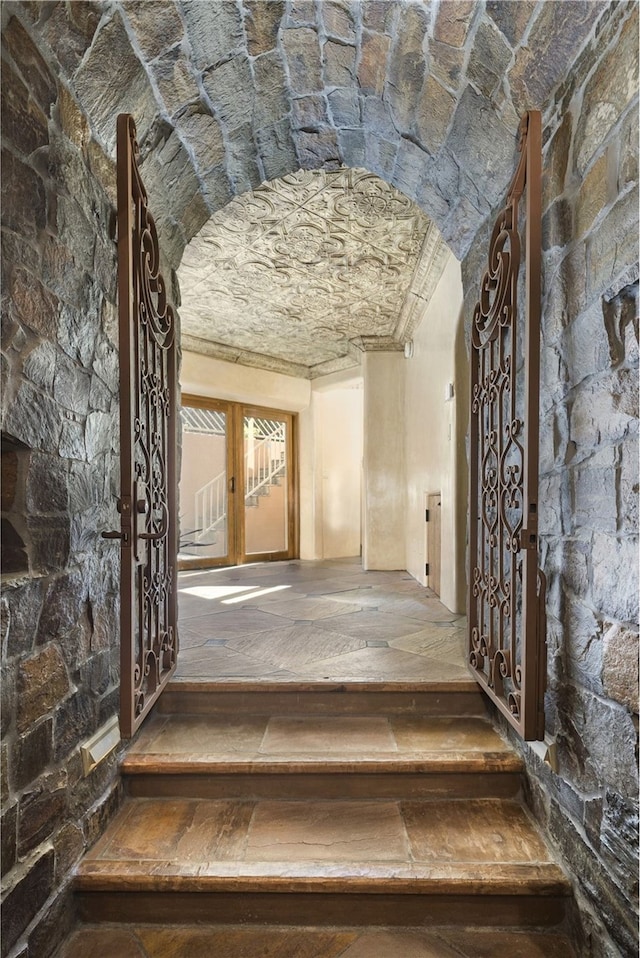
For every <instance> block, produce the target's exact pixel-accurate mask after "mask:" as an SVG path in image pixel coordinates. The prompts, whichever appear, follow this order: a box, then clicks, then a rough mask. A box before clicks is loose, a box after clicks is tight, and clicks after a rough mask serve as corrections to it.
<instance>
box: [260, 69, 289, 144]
mask: <svg viewBox="0 0 640 958" xmlns="http://www.w3.org/2000/svg"><path fill="white" fill-rule="evenodd" d="M253 74H254V77H255V85H256V99H255V103H254V107H253V126H254V127H257V128H258V129H259V128H260V127H263V126H271V124H272V123H277V122H278V120H279V119H280V118H281V117H283V116H285V114H287V113H288V112H289V109H290V103H289V98H288V94H287V89H286V85H285V73H284V64H283V62H282V59H281V58H280V54H279V53H277V52H275V51H274V52H273V53H265V54H264V55H263V56H261V57H259V58H258V59H257V60H255V61H254V64H253Z"/></svg>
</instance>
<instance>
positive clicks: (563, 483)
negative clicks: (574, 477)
mask: <svg viewBox="0 0 640 958" xmlns="http://www.w3.org/2000/svg"><path fill="white" fill-rule="evenodd" d="M568 506H569V495H568V482H567V477H566V475H565V473H564V472H552V473H547V474H546V475H543V476H540V482H539V491H538V512H539V516H540V518H539V530H540V535H541V536H559V535H562V534H563V533H564V531H565V528H564V527H565V518H564V517H565V516H566V515H568V514H569V513H570V509H569V508H568Z"/></svg>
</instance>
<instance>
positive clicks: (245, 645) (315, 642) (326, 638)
mask: <svg viewBox="0 0 640 958" xmlns="http://www.w3.org/2000/svg"><path fill="white" fill-rule="evenodd" d="M228 644H229V646H230V647H231V648H233V649H234V650H235V651H237V652H242V653H243V654H244V655H247V656H252V657H254V658H255V659H261V660H262V661H263V662H264V663H267V664H268V665H270V666H271V667H272V669H274V668H284V669H296V670H297V667H298V666H306V665H308V664H309V663H310V662H314V661H315V660H316V659H320V658H322V657H324V656H328V655H339V654H341V653H344V652H353V651H355V650H356V649H359V648H363V647H366V642H365V640H364V639H360V638H354V637H352V636H349V635H343V634H338V633H336V632H332V631H330V630H324V629H323V630H322V631H320V629H319V628H318V625H317V623H313V624H309V623H300V624H298V625H295V626H292V627H290V628H285V629H277V630H275V631H270V632H261V633H259V634H257V635H244V636H239V637H237V638H232V639H229V642H228Z"/></svg>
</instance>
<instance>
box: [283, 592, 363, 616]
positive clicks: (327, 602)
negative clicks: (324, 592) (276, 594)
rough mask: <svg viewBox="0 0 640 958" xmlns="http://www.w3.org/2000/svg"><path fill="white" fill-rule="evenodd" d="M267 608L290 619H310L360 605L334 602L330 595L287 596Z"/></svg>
mask: <svg viewBox="0 0 640 958" xmlns="http://www.w3.org/2000/svg"><path fill="white" fill-rule="evenodd" d="M266 608H268V610H269V612H273V613H275V614H276V615H283V616H286V618H289V619H308V620H309V621H314V620H315V619H327V618H330V617H331V616H338V615H347V614H348V613H349V612H359V611H360V606H359V605H357V604H353V605H351V604H349V603H341V602H334V601H332V600H331V599H330V598H329V597H328V596H320V597H318V596H305V597H304V598H299V599H291V598H289V597H287V598H285V599H282V600H281V601H280V602H272V603H271V604H270V605H269V606H267V607H266Z"/></svg>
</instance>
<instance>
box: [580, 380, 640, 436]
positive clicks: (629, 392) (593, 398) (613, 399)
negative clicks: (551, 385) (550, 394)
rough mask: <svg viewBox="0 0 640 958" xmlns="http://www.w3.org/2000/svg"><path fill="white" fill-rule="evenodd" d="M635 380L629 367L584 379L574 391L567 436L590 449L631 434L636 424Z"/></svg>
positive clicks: (636, 400)
mask: <svg viewBox="0 0 640 958" xmlns="http://www.w3.org/2000/svg"><path fill="white" fill-rule="evenodd" d="M637 402H638V381H637V376H636V375H635V373H634V372H633V371H632V370H630V369H625V368H624V367H623V368H621V369H617V370H614V371H613V372H611V373H604V374H602V375H601V376H599V377H597V378H594V379H590V380H585V382H583V383H581V384H580V385H579V386H578V387H577V388H576V389H575V391H574V401H573V406H572V409H571V430H570V435H571V439H572V440H573V441H574V442H575V443H576V444H578V445H579V446H582V447H585V448H590V447H591V446H593V445H594V444H596V443H598V442H605V441H608V442H617V441H618V440H620V439H623V438H625V436H627V435H628V434H629V435H633V434H634V433H633V431H634V430H635V429H636V426H637V419H636V414H637V413H636V411H637Z"/></svg>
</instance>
